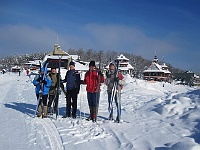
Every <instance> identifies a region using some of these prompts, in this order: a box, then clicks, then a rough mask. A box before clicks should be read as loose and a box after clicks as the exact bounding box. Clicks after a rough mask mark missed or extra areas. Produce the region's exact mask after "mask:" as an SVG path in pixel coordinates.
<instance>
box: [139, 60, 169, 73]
mask: <svg viewBox="0 0 200 150" xmlns="http://www.w3.org/2000/svg"><path fill="white" fill-rule="evenodd" d="M163 67H164V68H168V67H167V66H166V65H165V64H163V65H159V64H158V63H155V62H152V63H151V65H150V66H149V67H148V68H147V69H146V70H144V71H143V72H144V73H145V72H163V73H169V74H170V73H171V72H170V71H169V70H168V69H163Z"/></svg>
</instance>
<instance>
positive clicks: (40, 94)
mask: <svg viewBox="0 0 200 150" xmlns="http://www.w3.org/2000/svg"><path fill="white" fill-rule="evenodd" d="M47 61H48V62H47V63H46V65H45V70H44V76H43V80H44V79H45V76H46V74H47V67H48V64H49V62H50V61H51V60H47ZM60 67H61V57H59V64H58V81H57V92H56V95H55V98H54V100H53V102H54V106H55V107H56V108H55V111H56V112H55V113H56V120H57V117H58V115H59V108H58V101H59V96H60V94H61V90H60ZM40 72H41V63H40ZM42 93H43V83H42V84H41V85H40V93H39V97H38V100H37V105H36V109H35V115H34V118H35V117H36V113H37V110H38V106H39V103H40V100H41V99H42Z"/></svg>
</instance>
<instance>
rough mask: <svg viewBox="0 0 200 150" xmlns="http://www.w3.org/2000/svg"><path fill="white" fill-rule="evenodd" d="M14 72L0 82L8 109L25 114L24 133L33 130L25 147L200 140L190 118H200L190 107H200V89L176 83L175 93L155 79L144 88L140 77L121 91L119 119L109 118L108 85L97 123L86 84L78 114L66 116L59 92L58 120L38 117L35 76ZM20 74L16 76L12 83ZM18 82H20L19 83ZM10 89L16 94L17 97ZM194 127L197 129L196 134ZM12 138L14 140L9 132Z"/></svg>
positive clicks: (170, 143) (124, 145)
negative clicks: (90, 115) (90, 113)
mask: <svg viewBox="0 0 200 150" xmlns="http://www.w3.org/2000/svg"><path fill="white" fill-rule="evenodd" d="M11 76H13V78H5V82H4V81H2V82H0V87H4V88H1V92H2V94H1V95H0V98H1V101H0V102H1V103H5V106H6V107H8V108H12V109H9V113H10V114H16V115H18V116H16V119H18V120H19V119H20V122H17V123H18V124H19V125H21V126H22V127H23V132H25V131H24V130H26V133H28V135H23V137H24V139H26V137H28V139H26V140H22V141H21V143H23V141H26V142H25V143H26V145H25V147H26V149H31V150H38V149H42V150H43V149H48V150H49V149H51V150H55V149H58V150H64V149H93V148H97V149H105V148H106V149H133V150H138V149H142V150H147V149H155V145H156V147H157V148H158V149H159V150H160V149H162V148H164V149H166V150H168V147H169V148H170V147H173V146H174V147H176V146H177V145H180V147H181V145H183V143H186V146H188V147H189V148H191V147H192V146H193V147H194V145H195V144H194V142H193V143H192V144H191V143H190V144H188V145H187V142H188V141H192V140H193V141H197V142H198V139H199V138H198V136H199V127H198V126H199V125H198V124H199V123H198V122H193V121H191V122H190V120H189V119H190V118H197V121H198V116H196V115H191V112H193V111H199V110H200V109H199V107H198V105H199V104H200V102H199V95H200V94H198V92H197V94H196V93H195V91H192V92H191V93H190V94H189V96H188V94H186V93H184V92H190V91H189V90H179V91H178V90H177V91H176V89H175V87H174V89H171V90H172V92H170V91H165V89H164V88H163V89H159V88H157V87H154V86H155V85H156V84H147V83H145V88H144V87H143V90H142V91H141V90H140V88H141V87H140V83H139V81H134V82H132V84H135V85H137V86H134V88H130V89H128V88H127V89H126V90H124V91H122V119H123V120H122V121H121V122H120V123H114V122H113V121H108V120H107V116H108V110H107V107H108V103H107V93H106V86H105V85H103V86H102V92H101V96H100V104H99V105H100V107H99V114H98V117H97V123H92V122H91V121H86V120H85V117H86V116H88V111H89V110H88V104H87V100H86V97H87V96H86V92H85V86H81V92H80V94H79V96H78V112H77V118H76V119H69V118H61V116H62V115H63V114H64V113H65V111H64V109H65V103H66V101H65V98H64V95H61V97H60V101H59V106H60V115H59V116H58V118H57V120H55V116H51V117H49V118H45V119H39V118H33V116H34V111H35V105H36V102H37V101H36V96H35V93H34V86H33V85H32V83H31V80H29V79H28V77H27V78H26V77H24V76H21V77H17V76H16V75H11ZM16 79H17V81H15V82H13V80H16ZM5 83H6V84H5ZM14 83H17V84H16V85H14ZM166 86H167V85H166ZM124 88H126V87H124ZM11 93H12V94H14V95H16V96H12V95H11ZM13 97H15V99H13ZM183 104H184V105H183ZM2 106H3V105H1V106H0V108H1V109H0V112H1V113H2V111H5V110H6V109H5V108H4V107H2ZM113 106H114V107H113V108H114V117H116V106H115V104H113ZM7 112H8V110H7ZM7 115H8V114H7ZM12 119H15V118H12ZM12 119H10V121H12ZM186 119H188V120H186ZM188 124H189V126H188ZM19 125H18V126H19ZM191 132H194V133H193V134H192V135H191ZM5 133H6V132H5ZM5 133H4V134H3V135H5ZM15 135H16V136H17V138H19V137H20V132H16V133H15ZM158 135H159V136H158ZM1 138H2V137H1ZM10 139H11V140H12V138H10V137H9V140H10ZM180 139H181V140H180ZM166 141H167V142H166ZM181 141H183V142H181ZM185 141H186V142H185ZM111 143H112V144H111ZM16 145H17V144H16ZM191 145H192V146H191ZM19 147H20V148H21V149H25V148H24V145H22V146H17V148H19ZM0 148H1V146H0ZM2 148H5V147H2ZM10 149H13V147H10Z"/></svg>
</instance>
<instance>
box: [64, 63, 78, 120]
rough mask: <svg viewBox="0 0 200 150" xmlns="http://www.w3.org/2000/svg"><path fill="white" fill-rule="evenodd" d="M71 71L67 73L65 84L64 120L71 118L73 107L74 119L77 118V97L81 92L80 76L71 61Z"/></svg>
mask: <svg viewBox="0 0 200 150" xmlns="http://www.w3.org/2000/svg"><path fill="white" fill-rule="evenodd" d="M69 68H70V70H68V71H67V73H66V76H65V80H64V82H67V83H66V91H67V96H66V115H65V116H63V118H66V117H71V106H72V118H76V111H77V97H78V94H79V91H80V74H79V73H78V71H76V70H75V63H74V62H73V61H71V62H70V63H69Z"/></svg>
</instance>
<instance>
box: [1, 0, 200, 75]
mask: <svg viewBox="0 0 200 150" xmlns="http://www.w3.org/2000/svg"><path fill="white" fill-rule="evenodd" d="M0 18H1V19H0V51H1V52H3V53H1V57H4V56H11V55H15V54H30V53H34V52H41V51H43V52H47V51H52V50H53V46H54V44H55V43H56V42H57V36H58V44H59V45H60V46H61V48H62V49H63V50H68V49H69V48H72V49H79V48H83V49H84V50H88V49H90V48H92V49H94V50H104V51H107V50H114V51H118V52H122V51H124V52H129V53H133V54H135V55H140V56H142V57H143V58H146V59H151V60H152V59H153V58H154V55H155V52H156V53H157V55H158V58H159V59H160V60H161V59H162V58H163V57H164V61H166V62H168V63H170V64H171V65H173V66H174V67H178V68H181V69H185V70H192V71H194V72H200V0H1V1H0Z"/></svg>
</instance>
